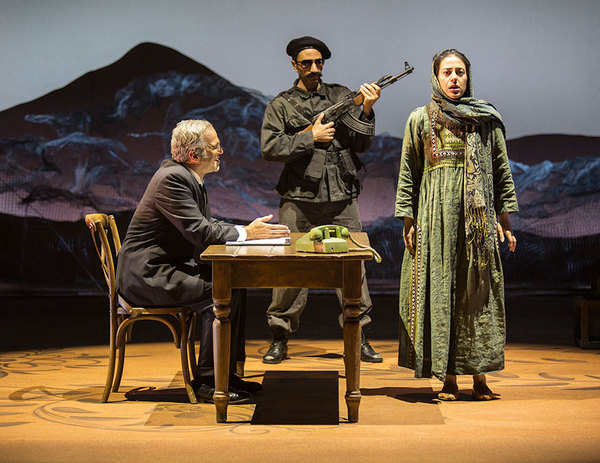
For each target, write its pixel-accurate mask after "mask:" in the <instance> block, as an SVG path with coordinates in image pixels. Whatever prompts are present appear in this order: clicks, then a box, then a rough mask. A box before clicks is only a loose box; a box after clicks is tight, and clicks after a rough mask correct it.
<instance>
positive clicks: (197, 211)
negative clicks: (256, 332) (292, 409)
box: [117, 120, 289, 403]
mask: <svg viewBox="0 0 600 463" xmlns="http://www.w3.org/2000/svg"><path fill="white" fill-rule="evenodd" d="M222 154H223V149H222V147H221V144H220V142H219V138H218V136H217V132H216V131H215V129H214V128H213V126H212V125H211V124H210V123H209V122H208V121H202V120H185V121H181V122H179V124H177V127H175V129H174V130H173V134H172V138H171V156H172V160H171V159H169V160H165V161H163V162H162V164H161V165H160V168H159V169H158V171H157V172H156V173H155V174H154V176H153V177H152V179H151V180H150V183H149V184H148V187H147V188H146V192H145V193H144V196H143V197H142V199H141V201H140V204H139V205H138V207H137V209H136V211H135V214H134V215H133V218H132V220H131V223H130V225H129V228H128V230H127V235H126V237H125V240H124V241H123V246H122V248H121V251H120V252H119V256H118V262H117V286H118V290H119V292H120V294H121V295H122V296H123V297H124V298H125V299H126V300H128V301H129V302H130V303H133V304H139V305H150V306H164V305H167V306H168V305H183V306H187V307H190V308H192V309H195V310H201V309H202V308H203V307H206V306H207V305H208V301H210V298H211V289H212V283H211V281H210V276H211V271H210V266H209V265H207V264H205V263H204V264H203V263H202V262H200V254H201V253H202V251H203V250H204V249H205V248H206V247H207V246H208V245H210V244H216V243H224V242H225V241H235V240H245V239H259V238H279V237H282V236H287V235H289V230H288V228H287V227H286V226H285V225H278V224H270V223H267V221H268V220H270V219H271V218H272V217H273V216H272V215H268V216H266V217H260V218H257V219H255V220H254V221H253V222H252V223H250V225H246V226H239V225H237V226H234V225H231V224H229V223H226V222H222V221H218V220H216V219H213V218H212V217H211V215H210V206H209V203H208V197H207V194H206V189H205V188H204V176H205V175H206V174H207V173H209V172H217V171H218V170H219V165H220V156H221V155H222ZM240 306H241V304H240V296H239V293H237V294H236V292H234V294H232V298H231V313H230V321H231V334H232V336H231V359H230V362H229V365H230V381H229V384H230V392H229V394H230V403H243V402H248V401H250V400H251V399H252V392H257V391H258V390H260V389H261V386H260V384H258V383H251V382H247V381H242V380H241V379H239V378H238V377H237V376H235V375H234V374H233V373H234V372H235V366H236V361H237V360H243V359H244V343H245V338H244V334H243V333H244V329H243V326H240V325H241V322H240V320H243V318H244V317H242V315H243V314H240V310H241V309H240ZM201 317H202V323H201V325H200V326H201V335H202V341H201V343H200V354H199V357H198V366H199V370H200V375H201V381H200V382H201V384H200V385H196V386H197V391H196V394H197V396H198V399H199V400H204V401H207V402H210V401H212V396H213V393H214V369H213V355H212V329H211V325H212V320H213V319H214V314H213V311H212V308H211V307H209V308H207V309H205V310H203V311H202V312H201Z"/></svg>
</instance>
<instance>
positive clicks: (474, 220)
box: [431, 73, 505, 267]
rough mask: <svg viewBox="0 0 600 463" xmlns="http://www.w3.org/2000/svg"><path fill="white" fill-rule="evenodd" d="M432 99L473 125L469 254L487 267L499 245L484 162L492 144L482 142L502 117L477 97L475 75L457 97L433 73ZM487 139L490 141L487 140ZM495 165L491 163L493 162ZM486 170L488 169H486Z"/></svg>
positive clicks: (467, 188)
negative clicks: (486, 128) (492, 123)
mask: <svg viewBox="0 0 600 463" xmlns="http://www.w3.org/2000/svg"><path fill="white" fill-rule="evenodd" d="M431 89H432V91H433V94H432V95H431V99H432V100H433V102H434V103H435V104H437V106H438V107H439V109H440V111H441V112H442V114H443V115H444V117H445V118H447V119H448V120H449V121H451V122H453V123H458V124H466V125H470V126H471V129H470V130H467V138H466V144H465V169H464V175H465V178H464V209H465V233H466V238H467V255H468V256H469V259H470V260H471V261H472V262H473V263H474V264H476V265H477V266H478V267H487V266H488V264H489V262H490V259H491V258H492V256H493V251H494V246H495V221H496V217H495V212H494V205H493V203H492V201H491V200H490V199H491V198H493V196H491V198H490V194H489V189H490V188H493V186H492V185H486V177H487V175H485V174H486V173H488V172H482V162H485V161H486V160H488V159H491V146H486V145H485V144H484V143H483V142H482V129H483V126H486V125H487V123H488V122H489V121H490V120H496V121H497V122H499V123H500V125H501V127H502V130H503V131H504V130H505V129H504V122H503V121H502V117H501V116H500V114H499V113H498V111H496V108H494V106H493V105H492V104H490V103H488V102H487V101H484V100H478V99H476V98H473V96H472V95H473V88H472V85H471V75H470V74H469V76H468V88H467V90H466V91H465V94H464V95H463V96H462V97H461V98H459V99H456V100H453V99H451V98H448V97H447V96H446V94H445V93H444V91H443V90H442V88H441V86H440V83H439V81H438V79H437V76H435V74H433V73H432V75H431ZM486 138H487V137H486ZM484 141H487V140H484ZM490 164H491V163H490ZM484 170H485V169H484Z"/></svg>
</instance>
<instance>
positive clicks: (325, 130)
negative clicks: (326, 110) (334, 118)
mask: <svg viewBox="0 0 600 463" xmlns="http://www.w3.org/2000/svg"><path fill="white" fill-rule="evenodd" d="M322 120H323V114H319V117H317V120H316V121H315V123H314V124H313V126H312V133H313V138H314V139H315V143H329V142H330V141H331V140H333V136H334V135H335V129H334V128H333V122H328V123H327V124H321V121H322Z"/></svg>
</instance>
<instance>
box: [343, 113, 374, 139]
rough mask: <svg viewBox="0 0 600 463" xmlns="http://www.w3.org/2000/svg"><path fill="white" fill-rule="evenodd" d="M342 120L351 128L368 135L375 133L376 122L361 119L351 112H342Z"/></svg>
mask: <svg viewBox="0 0 600 463" xmlns="http://www.w3.org/2000/svg"><path fill="white" fill-rule="evenodd" d="M340 121H342V123H343V124H344V125H345V126H346V127H348V128H349V129H350V130H354V131H355V132H357V133H360V134H361V135H368V136H370V137H372V136H373V135H375V124H373V123H372V122H364V121H361V120H360V119H358V118H356V117H354V116H353V115H352V114H350V113H349V112H347V113H345V114H342V115H341V116H340Z"/></svg>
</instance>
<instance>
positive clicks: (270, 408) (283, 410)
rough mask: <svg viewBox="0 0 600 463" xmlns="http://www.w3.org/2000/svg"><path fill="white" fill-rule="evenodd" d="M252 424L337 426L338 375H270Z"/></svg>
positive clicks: (295, 372) (257, 396) (325, 372)
mask: <svg viewBox="0 0 600 463" xmlns="http://www.w3.org/2000/svg"><path fill="white" fill-rule="evenodd" d="M262 384H263V390H262V392H261V393H260V394H257V395H256V408H255V410H254V415H253V416H252V422H251V424H263V425H274V424H283V425H290V424H292V425H294V424H295V425H298V424H308V425H337V424H339V421H340V417H339V414H340V411H339V397H338V372H337V371H267V372H266V373H265V377H264V380H263V383H262Z"/></svg>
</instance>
